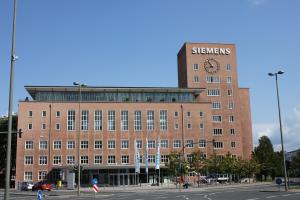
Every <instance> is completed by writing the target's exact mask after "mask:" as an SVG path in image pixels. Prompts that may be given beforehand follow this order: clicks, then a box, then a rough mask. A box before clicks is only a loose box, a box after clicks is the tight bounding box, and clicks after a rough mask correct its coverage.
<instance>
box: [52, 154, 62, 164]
mask: <svg viewBox="0 0 300 200" xmlns="http://www.w3.org/2000/svg"><path fill="white" fill-rule="evenodd" d="M60 164H61V156H53V165H60Z"/></svg>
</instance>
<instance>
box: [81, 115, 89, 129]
mask: <svg viewBox="0 0 300 200" xmlns="http://www.w3.org/2000/svg"><path fill="white" fill-rule="evenodd" d="M81 130H82V131H87V130H89V111H88V110H82V111H81Z"/></svg>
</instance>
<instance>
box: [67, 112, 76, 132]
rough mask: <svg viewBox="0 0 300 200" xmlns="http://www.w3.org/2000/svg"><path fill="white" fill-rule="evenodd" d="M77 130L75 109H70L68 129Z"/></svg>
mask: <svg viewBox="0 0 300 200" xmlns="http://www.w3.org/2000/svg"><path fill="white" fill-rule="evenodd" d="M74 130H75V110H69V111H68V131H74Z"/></svg>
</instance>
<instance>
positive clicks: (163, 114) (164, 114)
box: [160, 110, 168, 131]
mask: <svg viewBox="0 0 300 200" xmlns="http://www.w3.org/2000/svg"><path fill="white" fill-rule="evenodd" d="M167 129H168V111H167V110H160V130H162V131H166V130H167Z"/></svg>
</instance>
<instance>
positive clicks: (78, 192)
mask: <svg viewBox="0 0 300 200" xmlns="http://www.w3.org/2000/svg"><path fill="white" fill-rule="evenodd" d="M73 85H74V86H77V87H78V88H79V98H78V107H79V111H78V112H79V118H78V121H79V122H78V124H79V126H78V137H77V180H78V181H77V196H80V162H81V161H80V134H81V126H80V121H81V119H80V118H81V113H80V103H81V100H82V96H81V88H82V87H86V85H85V84H83V83H79V82H73Z"/></svg>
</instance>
